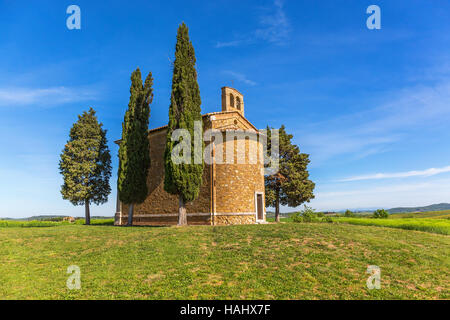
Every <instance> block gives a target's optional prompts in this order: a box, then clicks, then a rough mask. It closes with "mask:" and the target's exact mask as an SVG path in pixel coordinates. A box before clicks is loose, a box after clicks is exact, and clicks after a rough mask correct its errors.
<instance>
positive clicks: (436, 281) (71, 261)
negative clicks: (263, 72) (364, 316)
mask: <svg viewBox="0 0 450 320" xmlns="http://www.w3.org/2000/svg"><path fill="white" fill-rule="evenodd" d="M449 245H450V237H449V236H447V235H442V234H433V233H425V232H417V231H411V230H402V229H393V228H380V227H372V226H358V225H350V224H336V223H333V224H330V223H280V224H268V225H246V226H229V227H208V226H195V227H186V228H177V227H132V228H129V227H128V228H127V227H114V226H108V225H93V226H84V225H66V224H60V225H57V226H51V227H42V228H37V227H30V228H19V227H11V228H0V259H1V263H0V299H439V298H440V299H448V298H449V297H450V296H449V290H450V284H449V279H450V277H449V275H450V274H449V272H450V271H449V270H450V261H449V253H450V252H449V248H450V246H449ZM69 265H77V266H79V267H80V269H81V282H82V283H81V285H82V288H81V290H69V289H68V288H67V287H66V280H67V278H68V276H69V275H68V274H66V270H67V267H68V266H69ZM368 265H377V266H379V267H380V268H381V289H380V290H375V289H374V290H369V289H367V288H366V279H367V278H368V276H369V275H368V274H366V269H367V266H368Z"/></svg>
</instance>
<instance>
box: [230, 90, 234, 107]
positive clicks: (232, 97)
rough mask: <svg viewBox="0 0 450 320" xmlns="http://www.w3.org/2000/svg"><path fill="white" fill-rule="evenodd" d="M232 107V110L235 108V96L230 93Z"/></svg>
mask: <svg viewBox="0 0 450 320" xmlns="http://www.w3.org/2000/svg"><path fill="white" fill-rule="evenodd" d="M230 106H231V107H232V108H234V96H233V94H232V93H230Z"/></svg>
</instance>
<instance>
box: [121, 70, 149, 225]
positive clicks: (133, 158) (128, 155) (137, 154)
mask: <svg viewBox="0 0 450 320" xmlns="http://www.w3.org/2000/svg"><path fill="white" fill-rule="evenodd" d="M152 85H153V78H152V73H151V72H150V73H149V74H148V76H147V78H146V79H145V83H144V85H142V78H141V71H140V70H139V68H137V69H136V70H135V71H133V73H132V74H131V87H130V102H129V103H128V110H127V111H126V112H125V117H124V121H123V123H122V140H121V141H120V147H119V173H118V181H117V184H118V192H119V199H120V201H122V202H123V203H125V204H128V205H129V210H128V225H130V226H131V225H132V224H133V212H134V205H135V204H138V203H142V202H144V200H145V198H146V197H147V193H148V188H147V175H148V169H149V167H150V146H149V141H148V123H149V117H150V103H151V102H152V100H153V89H152Z"/></svg>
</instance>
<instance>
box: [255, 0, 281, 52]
mask: <svg viewBox="0 0 450 320" xmlns="http://www.w3.org/2000/svg"><path fill="white" fill-rule="evenodd" d="M269 12H270V13H268V14H265V15H262V16H261V17H260V23H261V28H258V29H257V30H256V31H255V36H256V37H257V38H260V39H262V40H266V41H268V42H271V43H275V44H285V42H286V41H287V40H288V38H289V33H290V24H289V20H288V18H287V16H286V13H285V12H284V3H283V1H282V0H275V1H274V3H273V7H272V8H270V9H269Z"/></svg>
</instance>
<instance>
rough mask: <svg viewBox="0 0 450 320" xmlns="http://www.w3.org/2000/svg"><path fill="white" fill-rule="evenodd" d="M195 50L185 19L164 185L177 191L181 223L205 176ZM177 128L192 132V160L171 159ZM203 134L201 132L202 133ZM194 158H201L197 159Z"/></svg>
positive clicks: (178, 51) (174, 82)
mask: <svg viewBox="0 0 450 320" xmlns="http://www.w3.org/2000/svg"><path fill="white" fill-rule="evenodd" d="M195 62H196V60H195V52H194V47H193V45H192V42H191V41H190V40H189V31H188V28H187V26H186V25H185V24H184V22H183V23H182V24H181V25H180V26H179V28H178V33H177V43H176V46H175V61H174V63H173V77H172V94H171V98H170V108H169V124H168V128H167V140H166V150H165V153H164V163H165V176H164V189H165V190H166V191H167V192H169V193H171V194H175V195H178V199H179V209H178V225H186V224H187V217H186V206H185V204H186V202H189V201H193V200H195V199H196V198H197V197H198V195H199V192H200V187H201V185H202V177H203V166H204V162H203V148H204V145H203V140H202V143H201V148H198V146H196V147H194V144H195V143H194V122H195V121H202V115H201V108H200V105H201V99H200V89H199V86H198V82H197V71H196V70H195ZM176 129H186V130H188V131H189V134H190V136H191V150H192V152H191V159H190V160H191V161H190V163H181V164H176V163H174V162H173V161H172V157H171V156H172V150H173V149H174V148H175V147H176V145H177V144H178V143H180V141H172V139H171V137H172V133H173V132H174V130H176ZM200 134H201V133H200ZM194 159H197V160H198V159H201V161H197V162H200V163H195V162H196V161H194Z"/></svg>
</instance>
